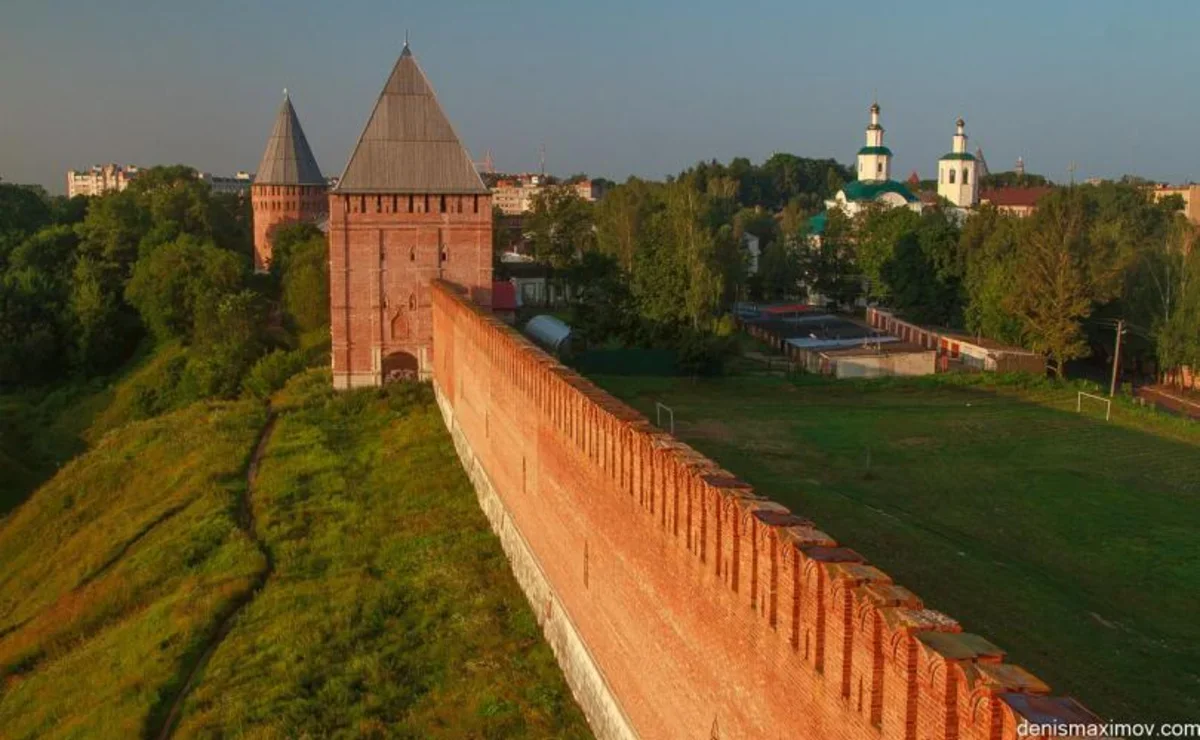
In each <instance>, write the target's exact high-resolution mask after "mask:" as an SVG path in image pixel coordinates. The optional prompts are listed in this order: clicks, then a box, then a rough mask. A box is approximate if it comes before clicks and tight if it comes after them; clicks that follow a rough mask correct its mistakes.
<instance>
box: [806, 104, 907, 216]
mask: <svg viewBox="0 0 1200 740" xmlns="http://www.w3.org/2000/svg"><path fill="white" fill-rule="evenodd" d="M856 174H857V177H858V179H857V180H854V181H852V182H849V183H847V184H846V185H845V187H843V188H842V189H841V190H839V191H838V192H837V195H835V196H834V197H833V199H832V200H827V201H825V208H826V209H830V210H832V209H834V208H837V209H839V210H841V211H843V212H845V213H846V215H848V216H853V215H855V214H856V213H858V212H859V211H861V210H863V209H864V208H866V207H867V206H869V205H871V204H873V203H878V204H882V205H884V206H886V207H888V208H899V207H906V208H911V209H912V210H914V211H920V210H921V200H920V198H918V197H917V196H916V195H914V194H913V192H912V191H911V190H909V189H908V186H907V185H905V184H904V183H902V182H897V181H896V180H893V179H892V150H891V149H888V148H887V147H886V146H885V145H884V143H883V126H882V125H880V123H879V103H872V104H871V122H870V123H869V124H867V142H866V146H864V147H863V148H862V149H859V150H858V169H857V170H856Z"/></svg>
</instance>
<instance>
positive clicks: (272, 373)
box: [242, 349, 308, 400]
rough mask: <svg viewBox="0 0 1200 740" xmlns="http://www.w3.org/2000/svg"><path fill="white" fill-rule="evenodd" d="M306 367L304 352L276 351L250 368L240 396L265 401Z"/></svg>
mask: <svg viewBox="0 0 1200 740" xmlns="http://www.w3.org/2000/svg"><path fill="white" fill-rule="evenodd" d="M307 365H308V362H307V358H306V356H305V353H304V352H302V351H299V350H295V351H292V352H284V351H283V350H278V349H277V350H275V351H274V352H271V353H270V354H267V355H265V356H263V357H261V358H259V360H258V362H256V363H254V367H252V368H250V372H249V373H247V374H246V378H245V379H244V380H243V381H242V395H244V396H249V397H251V398H258V399H264V400H265V399H266V398H268V397H269V396H270V395H271V394H272V393H274V392H275V391H277V390H279V389H280V388H282V387H283V386H284V384H286V383H287V381H288V379H289V378H291V377H292V376H293V375H296V374H298V373H300V372H303V371H304V369H305V367H307Z"/></svg>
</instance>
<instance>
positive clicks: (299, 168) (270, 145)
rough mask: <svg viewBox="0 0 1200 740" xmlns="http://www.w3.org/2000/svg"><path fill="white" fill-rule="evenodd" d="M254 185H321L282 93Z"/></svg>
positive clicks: (317, 169) (314, 162) (321, 177)
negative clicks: (273, 125) (280, 102)
mask: <svg viewBox="0 0 1200 740" xmlns="http://www.w3.org/2000/svg"><path fill="white" fill-rule="evenodd" d="M254 182H256V183H258V184H259V185H324V184H325V176H324V175H322V174H321V168H320V167H318V166H317V160H316V159H315V158H314V157H313V153H312V149H310V148H309V146H308V139H306V138H304V129H302V128H300V119H299V118H298V117H297V116H296V109H295V108H293V107H292V99H291V98H290V97H288V95H287V92H286V91H285V92H284V94H283V105H282V106H280V107H279V115H277V116H275V127H274V128H273V129H271V138H269V139H267V149H266V151H264V152H263V157H262V161H261V162H259V164H258V172H257V173H255V175H254Z"/></svg>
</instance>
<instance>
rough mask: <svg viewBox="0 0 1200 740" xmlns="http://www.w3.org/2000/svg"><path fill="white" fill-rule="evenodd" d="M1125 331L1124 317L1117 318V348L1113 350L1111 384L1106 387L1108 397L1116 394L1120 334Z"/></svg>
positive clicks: (1119, 357) (1119, 362)
mask: <svg viewBox="0 0 1200 740" xmlns="http://www.w3.org/2000/svg"><path fill="white" fill-rule="evenodd" d="M1124 333H1125V319H1117V349H1116V351H1115V352H1113V374H1112V385H1110V386H1109V388H1108V397H1109V398H1112V397H1113V396H1115V395H1117V368H1118V367H1120V365H1121V335H1122V334H1124Z"/></svg>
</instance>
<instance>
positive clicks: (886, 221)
mask: <svg viewBox="0 0 1200 740" xmlns="http://www.w3.org/2000/svg"><path fill="white" fill-rule="evenodd" d="M920 224H921V217H920V216H919V215H918V214H917V213H915V212H913V211H911V210H909V209H907V208H886V207H883V206H873V207H870V208H868V209H866V210H865V211H862V212H861V213H859V214H858V216H856V217H855V221H854V246H853V249H854V260H855V263H856V264H857V266H858V270H859V272H860V273H861V274H862V276H863V278H865V280H866V289H867V295H868V296H869V297H870V298H873V299H875V300H879V301H885V302H886V301H889V299H891V298H892V296H893V293H896V292H906V291H907V292H911V291H913V290H916V289H918V288H919V286H906V285H903V284H900V285H893V281H891V280H888V279H887V278H886V277H885V275H884V271H885V269H886V268H887V266H888V263H890V262H891V261H892V260H893V259H894V258H895V256H896V252H897V249H898V247H899V245H901V244H902V243H911V244H912V245H914V246H915V244H916V241H917V230H918V228H919V227H920ZM893 277H896V276H893ZM897 307H899V306H897Z"/></svg>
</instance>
